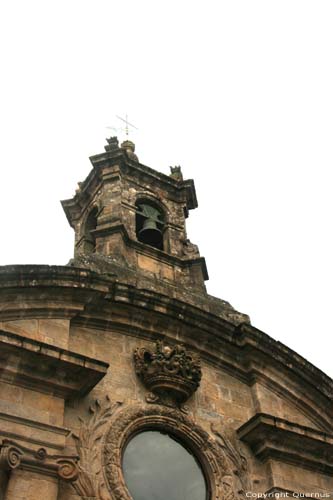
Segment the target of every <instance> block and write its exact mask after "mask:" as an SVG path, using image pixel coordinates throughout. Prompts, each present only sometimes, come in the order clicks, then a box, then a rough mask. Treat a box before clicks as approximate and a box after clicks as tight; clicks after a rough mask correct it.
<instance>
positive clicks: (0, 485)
mask: <svg viewBox="0 0 333 500" xmlns="http://www.w3.org/2000/svg"><path fill="white" fill-rule="evenodd" d="M7 483H8V472H7V471H4V470H0V500H5V493H6V489H7Z"/></svg>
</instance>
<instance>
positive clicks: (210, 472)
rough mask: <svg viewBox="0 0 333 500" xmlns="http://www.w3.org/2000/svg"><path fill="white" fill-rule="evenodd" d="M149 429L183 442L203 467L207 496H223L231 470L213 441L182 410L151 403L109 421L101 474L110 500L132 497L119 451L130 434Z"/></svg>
mask: <svg viewBox="0 0 333 500" xmlns="http://www.w3.org/2000/svg"><path fill="white" fill-rule="evenodd" d="M151 429H154V430H155V429H157V430H161V431H163V432H166V433H169V434H170V435H171V436H174V437H175V438H177V439H178V440H179V441H180V442H183V443H184V445H185V446H186V447H188V448H189V449H190V450H191V451H192V453H193V454H194V455H195V456H196V458H197V459H198V461H199V462H200V464H201V466H202V469H203V472H204V475H205V477H206V482H207V489H208V495H207V498H209V499H210V500H219V499H221V500H222V499H225V491H226V488H227V485H226V484H224V478H226V477H229V476H230V474H231V470H230V469H229V468H228V462H227V460H226V459H225V457H224V454H222V453H221V451H220V449H219V447H218V446H217V445H216V443H215V440H214V439H212V438H211V437H210V436H209V434H207V433H206V432H205V431H204V430H203V429H202V428H201V427H200V426H199V425H197V424H196V423H195V422H194V421H193V420H192V419H191V418H190V417H188V416H187V415H185V414H184V413H183V412H182V411H180V410H178V409H175V408H169V407H167V406H161V405H153V404H152V405H147V406H142V405H135V406H129V407H126V408H124V409H122V410H120V411H119V412H118V413H117V415H116V416H115V418H114V419H112V422H110V427H109V430H108V431H107V434H106V436H105V440H104V445H103V461H104V464H103V465H104V476H105V479H106V483H107V488H108V490H109V493H110V497H109V499H110V500H111V499H112V500H132V497H131V495H130V493H129V491H128V489H127V487H126V484H125V481H124V477H123V473H122V454H123V451H124V447H125V446H126V444H127V443H128V441H129V440H130V438H131V436H133V435H135V434H136V433H138V432H141V431H145V430H151ZM229 490H230V491H229ZM229 490H228V492H229V494H230V493H233V490H232V488H231V487H230V488H229ZM229 498H230V497H229Z"/></svg>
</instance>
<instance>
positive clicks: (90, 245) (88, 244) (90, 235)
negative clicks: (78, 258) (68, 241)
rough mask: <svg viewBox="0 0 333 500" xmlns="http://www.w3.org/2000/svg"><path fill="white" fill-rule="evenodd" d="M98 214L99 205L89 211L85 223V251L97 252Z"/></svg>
mask: <svg viewBox="0 0 333 500" xmlns="http://www.w3.org/2000/svg"><path fill="white" fill-rule="evenodd" d="M97 214H98V208H97V207H94V208H92V209H91V210H90V212H89V213H88V216H87V218H86V222H85V225H84V230H83V235H84V250H85V253H88V254H90V253H95V252H96V236H95V230H96V227H97Z"/></svg>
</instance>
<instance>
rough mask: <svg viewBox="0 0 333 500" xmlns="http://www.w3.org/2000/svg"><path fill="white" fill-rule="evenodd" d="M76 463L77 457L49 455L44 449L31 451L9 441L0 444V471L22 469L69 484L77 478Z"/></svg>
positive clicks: (5, 440)
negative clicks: (56, 478)
mask: <svg viewBox="0 0 333 500" xmlns="http://www.w3.org/2000/svg"><path fill="white" fill-rule="evenodd" d="M77 461H78V457H77V456H72V455H49V454H48V453H47V451H46V450H45V448H39V449H38V450H32V449H30V448H25V447H23V446H21V445H19V444H18V443H16V442H15V441H11V440H9V439H4V440H3V441H2V442H1V443H0V469H1V470H4V471H11V470H13V469H17V468H22V469H24V470H28V471H32V472H39V473H40V474H46V475H49V476H54V477H58V478H59V479H62V480H64V481H69V482H71V481H74V480H75V479H76V478H77V476H78V464H77Z"/></svg>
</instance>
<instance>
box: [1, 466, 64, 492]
mask: <svg viewBox="0 0 333 500" xmlns="http://www.w3.org/2000/svg"><path fill="white" fill-rule="evenodd" d="M57 497H58V479H57V478H54V477H51V476H47V475H42V474H38V473H35V472H29V471H25V470H21V469H15V470H13V471H12V472H11V474H10V478H9V482H8V486H7V491H6V495H5V500H57Z"/></svg>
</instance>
